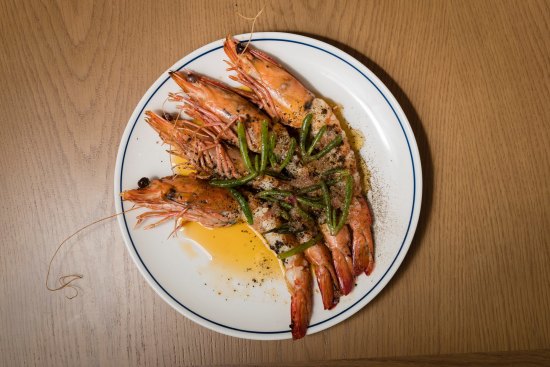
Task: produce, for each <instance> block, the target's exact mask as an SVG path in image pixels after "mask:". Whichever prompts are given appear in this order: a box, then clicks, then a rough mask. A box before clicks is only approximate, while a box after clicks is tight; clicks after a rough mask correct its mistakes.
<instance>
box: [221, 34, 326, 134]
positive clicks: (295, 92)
mask: <svg viewBox="0 0 550 367" xmlns="http://www.w3.org/2000/svg"><path fill="white" fill-rule="evenodd" d="M223 49H224V51H225V54H226V55H227V56H228V57H229V60H230V61H229V62H228V64H229V66H230V69H229V70H232V71H235V72H236V73H237V75H236V76H232V77H231V78H232V79H234V80H236V81H238V82H240V83H242V84H243V85H245V86H247V87H249V88H250V89H252V90H253V91H254V94H255V96H254V97H252V100H253V101H254V102H255V103H256V104H257V105H259V106H260V107H261V108H263V109H264V110H265V111H267V113H268V114H269V115H270V116H271V117H273V118H277V119H279V120H281V121H284V123H285V124H288V125H290V126H292V127H294V128H300V126H301V125H302V120H303V118H304V116H305V114H306V113H307V110H308V105H309V103H311V101H313V99H314V98H315V96H314V95H313V93H311V92H310V91H309V90H307V88H305V87H304V86H303V85H302V84H301V83H300V82H299V81H298V80H297V79H296V78H295V77H294V76H292V75H291V74H290V73H289V72H287V71H286V70H285V69H284V68H283V66H282V65H280V64H279V63H278V62H277V61H275V60H274V59H273V58H271V57H270V56H269V55H267V54H265V53H263V52H261V51H259V50H256V49H254V48H252V47H250V45H249V47H247V48H246V52H244V53H243V51H244V47H242V44H240V43H239V41H237V40H235V39H233V38H231V37H230V36H227V38H226V40H225V43H224V45H223Z"/></svg>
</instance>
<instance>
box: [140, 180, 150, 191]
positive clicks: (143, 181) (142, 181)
mask: <svg viewBox="0 0 550 367" xmlns="http://www.w3.org/2000/svg"><path fill="white" fill-rule="evenodd" d="M150 183H151V182H150V181H149V179H148V178H147V177H142V178H140V179H139V181H138V187H139V188H140V189H144V188H146V187H147V186H149V184H150Z"/></svg>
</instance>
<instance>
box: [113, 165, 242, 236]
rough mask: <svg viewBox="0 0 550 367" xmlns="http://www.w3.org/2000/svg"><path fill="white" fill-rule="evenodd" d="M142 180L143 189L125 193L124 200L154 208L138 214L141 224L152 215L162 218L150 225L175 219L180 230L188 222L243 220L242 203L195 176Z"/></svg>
mask: <svg viewBox="0 0 550 367" xmlns="http://www.w3.org/2000/svg"><path fill="white" fill-rule="evenodd" d="M142 180H143V179H142ZM142 180H140V184H141V185H140V186H141V187H140V188H138V189H133V190H126V191H124V192H122V193H121V196H122V199H123V200H126V201H131V202H133V203H135V204H136V205H137V206H138V207H144V208H148V209H150V211H148V212H145V213H143V214H141V215H139V216H138V217H137V219H138V222H137V225H139V224H140V223H141V222H142V221H144V220H145V219H148V218H151V217H157V218H161V219H160V221H159V222H157V223H154V224H152V225H149V226H148V227H147V228H152V227H155V226H157V225H158V224H160V223H164V222H166V221H168V220H170V219H175V220H176V228H175V229H174V231H176V230H177V229H179V227H181V225H183V223H184V222H188V221H189V222H198V223H200V224H202V225H203V226H205V227H209V228H216V227H227V226H231V225H233V224H235V223H237V222H238V221H239V220H240V219H241V212H240V209H239V204H238V203H237V202H236V201H235V199H234V198H233V196H231V193H230V192H229V191H227V190H226V189H222V188H217V187H212V186H210V185H208V183H207V182H205V181H203V180H200V179H198V178H196V177H195V176H168V177H164V178H160V179H154V180H148V179H145V180H144V181H145V183H143V181H142Z"/></svg>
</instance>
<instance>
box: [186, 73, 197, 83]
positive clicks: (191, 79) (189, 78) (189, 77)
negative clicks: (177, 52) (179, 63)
mask: <svg viewBox="0 0 550 367" xmlns="http://www.w3.org/2000/svg"><path fill="white" fill-rule="evenodd" d="M186 79H187V81H188V82H189V83H195V82H196V81H197V76H196V75H195V74H191V73H189V74H187V76H186Z"/></svg>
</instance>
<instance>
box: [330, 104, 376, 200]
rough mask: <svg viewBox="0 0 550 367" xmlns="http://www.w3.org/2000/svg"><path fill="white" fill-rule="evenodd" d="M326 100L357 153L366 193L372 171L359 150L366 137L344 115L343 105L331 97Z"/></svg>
mask: <svg viewBox="0 0 550 367" xmlns="http://www.w3.org/2000/svg"><path fill="white" fill-rule="evenodd" d="M325 100H326V101H327V102H328V103H329V104H330V105H331V106H332V111H333V112H334V115H336V117H337V118H338V120H339V121H340V122H341V126H342V130H344V133H345V134H346V136H347V138H348V140H349V143H350V145H351V149H353V151H354V153H355V157H356V161H357V166H358V167H359V174H360V175H361V183H362V186H363V193H364V194H365V195H366V194H367V193H368V192H369V190H370V176H371V172H370V170H369V168H368V167H367V164H366V163H365V160H364V159H363V156H361V153H360V152H359V151H360V150H361V148H362V147H363V145H365V137H364V136H363V134H362V133H361V131H359V130H355V129H352V128H351V126H350V124H349V122H348V121H347V120H346V118H345V117H344V114H343V107H342V106H341V105H339V104H336V103H335V102H334V101H332V100H330V99H325Z"/></svg>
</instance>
